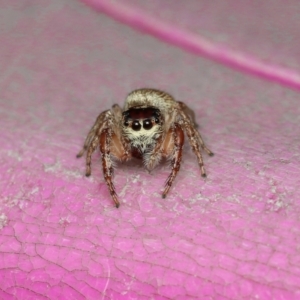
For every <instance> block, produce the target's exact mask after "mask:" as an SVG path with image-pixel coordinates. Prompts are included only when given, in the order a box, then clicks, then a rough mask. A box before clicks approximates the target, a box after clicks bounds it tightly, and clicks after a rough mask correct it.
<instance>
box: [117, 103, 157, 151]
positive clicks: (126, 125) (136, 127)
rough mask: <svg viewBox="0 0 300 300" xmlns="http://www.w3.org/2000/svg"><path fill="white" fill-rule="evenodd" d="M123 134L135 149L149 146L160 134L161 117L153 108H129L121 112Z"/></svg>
mask: <svg viewBox="0 0 300 300" xmlns="http://www.w3.org/2000/svg"><path fill="white" fill-rule="evenodd" d="M122 122H123V124H122V127H123V132H124V134H125V135H126V137H127V138H128V140H130V141H131V142H132V143H133V144H135V145H134V146H135V147H138V148H140V147H139V146H140V145H145V146H146V145H148V147H149V145H151V144H153V141H154V140H156V138H157V135H158V134H160V132H161V126H162V116H161V113H160V110H159V109H158V108H155V107H149V106H148V107H131V108H130V109H128V110H126V111H124V112H123V120H122Z"/></svg>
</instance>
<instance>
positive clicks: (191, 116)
mask: <svg viewBox="0 0 300 300" xmlns="http://www.w3.org/2000/svg"><path fill="white" fill-rule="evenodd" d="M178 104H179V106H180V108H181V111H182V112H183V113H181V116H182V117H183V118H184V120H185V121H187V122H189V123H190V127H192V130H193V131H194V134H195V135H197V137H198V140H199V143H200V146H201V148H202V149H203V150H204V151H205V152H206V153H207V154H208V155H209V156H213V155H214V153H213V152H212V151H211V150H209V148H207V147H206V145H205V143H204V141H203V139H202V137H201V134H200V132H199V131H198V130H197V129H196V128H195V127H197V123H196V120H195V113H194V111H193V110H192V109H190V108H189V107H188V106H187V105H186V104H185V103H183V102H180V101H178ZM193 125H194V126H193Z"/></svg>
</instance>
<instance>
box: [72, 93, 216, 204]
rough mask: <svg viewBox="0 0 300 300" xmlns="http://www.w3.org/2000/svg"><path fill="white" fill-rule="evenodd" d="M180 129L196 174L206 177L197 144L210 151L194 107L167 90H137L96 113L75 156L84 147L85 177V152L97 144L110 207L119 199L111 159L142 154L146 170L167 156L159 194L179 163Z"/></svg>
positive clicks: (88, 170) (88, 155) (168, 185)
mask: <svg viewBox="0 0 300 300" xmlns="http://www.w3.org/2000/svg"><path fill="white" fill-rule="evenodd" d="M184 131H185V132H186V134H187V137H188V139H189V142H190V145H191V147H192V149H193V151H194V153H195V155H196V157H197V160H198V164H199V166H200V170H201V175H202V176H203V177H206V171H205V168H204V164H203V159H202V155H201V152H200V148H202V149H203V150H205V151H206V152H207V153H208V154H209V155H210V156H213V153H212V152H211V151H210V150H209V149H208V148H207V147H206V145H205V144H204V142H203V139H202V137H201V135H200V133H199V132H198V131H197V129H196V123H195V115H194V112H193V111H192V110H191V109H190V108H189V107H188V106H187V105H185V104H184V103H183V102H180V101H176V100H175V99H174V98H173V97H172V96H171V95H169V94H168V93H165V92H163V91H159V90H156V89H148V88H144V89H138V90H134V91H133V92H131V93H130V94H129V95H128V96H127V98H126V101H125V105H124V109H123V110H122V109H121V107H120V106H119V105H118V104H115V105H113V106H112V108H111V109H110V110H106V111H104V112H102V113H101V114H100V115H99V116H98V118H97V119H96V122H95V124H94V125H93V127H92V128H91V130H90V132H89V133H88V135H87V137H86V140H85V143H84V146H83V148H82V150H81V151H80V152H79V153H78V154H77V157H81V156H82V155H83V154H84V153H85V151H87V153H86V176H90V175H91V157H92V154H93V152H94V151H95V149H96V147H97V146H98V145H99V147H100V152H101V157H102V168H103V175H104V179H105V181H106V184H107V186H108V188H109V192H110V194H111V196H112V198H113V200H114V203H115V205H116V207H119V205H120V202H119V200H118V196H117V193H116V190H115V187H114V184H113V181H112V175H113V161H114V160H115V159H116V160H119V161H121V162H124V161H128V160H130V159H131V158H132V157H135V158H139V159H143V163H144V165H145V167H146V168H147V169H148V170H149V171H151V170H152V169H153V168H154V167H155V166H156V165H157V164H158V163H159V162H160V161H161V159H162V158H167V159H170V160H171V166H172V170H171V173H170V175H169V177H168V179H167V181H166V184H165V188H164V191H163V193H162V197H163V198H165V197H166V196H167V194H168V192H169V190H170V188H171V185H172V183H173V181H174V179H175V177H176V175H177V173H178V171H179V168H180V162H181V157H182V147H183V143H184Z"/></svg>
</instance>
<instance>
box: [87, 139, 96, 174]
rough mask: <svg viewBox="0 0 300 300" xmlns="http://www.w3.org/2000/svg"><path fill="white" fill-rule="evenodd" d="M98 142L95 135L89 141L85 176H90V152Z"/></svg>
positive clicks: (91, 152)
mask: <svg viewBox="0 0 300 300" xmlns="http://www.w3.org/2000/svg"><path fill="white" fill-rule="evenodd" d="M98 144H99V138H98V137H97V136H96V137H94V138H93V140H92V141H91V142H90V144H89V146H88V149H87V153H86V171H85V176H87V177H88V176H90V175H91V173H92V170H91V163H92V154H93V152H94V151H95V150H96V148H97V145H98Z"/></svg>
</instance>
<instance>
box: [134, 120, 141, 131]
mask: <svg viewBox="0 0 300 300" xmlns="http://www.w3.org/2000/svg"><path fill="white" fill-rule="evenodd" d="M141 127H142V126H141V124H140V122H139V121H138V120H135V121H133V122H132V129H133V130H135V131H139V130H140V129H141Z"/></svg>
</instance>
